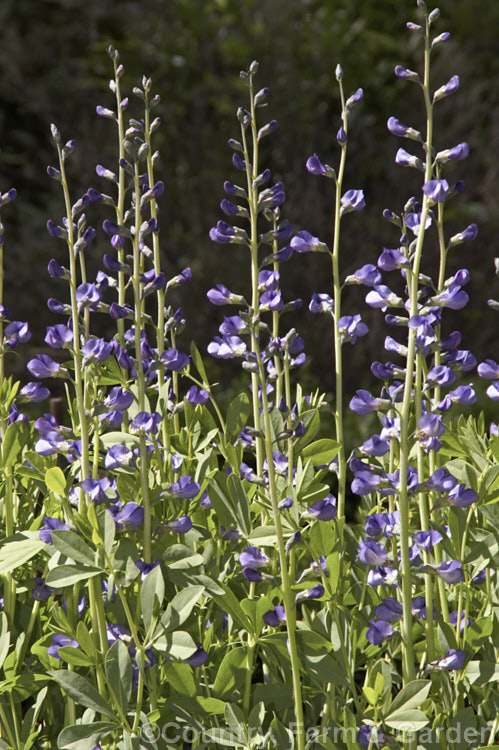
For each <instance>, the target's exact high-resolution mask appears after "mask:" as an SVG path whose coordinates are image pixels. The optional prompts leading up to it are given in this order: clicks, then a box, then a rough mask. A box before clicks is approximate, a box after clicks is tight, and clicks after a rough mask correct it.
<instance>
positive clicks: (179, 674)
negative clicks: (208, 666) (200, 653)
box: [165, 662, 197, 698]
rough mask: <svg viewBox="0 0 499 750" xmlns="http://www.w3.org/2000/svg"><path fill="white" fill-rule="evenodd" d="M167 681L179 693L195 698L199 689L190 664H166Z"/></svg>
mask: <svg viewBox="0 0 499 750" xmlns="http://www.w3.org/2000/svg"><path fill="white" fill-rule="evenodd" d="M165 675H166V682H167V683H168V685H169V686H170V688H173V690H175V692H176V693H178V695H183V696H187V697H190V698H194V697H195V695H196V693H197V689H196V683H195V681H194V675H193V673H192V667H191V666H189V664H182V663H180V662H170V663H169V664H166V665H165Z"/></svg>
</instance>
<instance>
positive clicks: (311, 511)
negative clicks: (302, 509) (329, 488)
mask: <svg viewBox="0 0 499 750" xmlns="http://www.w3.org/2000/svg"><path fill="white" fill-rule="evenodd" d="M306 512H307V515H309V516H311V517H312V518H316V519H317V520H318V521H332V520H333V518H336V498H335V497H334V495H331V494H329V495H326V497H325V498H323V499H322V500H317V501H316V502H315V503H312V505H309V507H308V508H307V511H306Z"/></svg>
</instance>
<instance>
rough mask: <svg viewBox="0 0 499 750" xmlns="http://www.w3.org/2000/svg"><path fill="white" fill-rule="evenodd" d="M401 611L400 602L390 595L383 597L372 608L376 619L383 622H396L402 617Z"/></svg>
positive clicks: (402, 609) (402, 611)
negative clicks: (374, 607)
mask: <svg viewBox="0 0 499 750" xmlns="http://www.w3.org/2000/svg"><path fill="white" fill-rule="evenodd" d="M403 613H404V608H403V606H402V602H399V601H398V599H395V598H394V597H392V596H387V597H385V598H384V599H383V600H382V601H381V603H380V604H378V606H377V607H376V609H375V610H374V614H375V616H376V617H377V618H378V620H385V622H398V621H399V620H401V619H402V616H403Z"/></svg>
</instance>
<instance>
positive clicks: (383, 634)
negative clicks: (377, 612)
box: [366, 620, 395, 646]
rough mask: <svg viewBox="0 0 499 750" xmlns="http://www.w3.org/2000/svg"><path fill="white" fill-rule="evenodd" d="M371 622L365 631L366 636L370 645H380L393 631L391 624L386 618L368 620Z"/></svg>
mask: <svg viewBox="0 0 499 750" xmlns="http://www.w3.org/2000/svg"><path fill="white" fill-rule="evenodd" d="M369 622H370V623H371V624H370V626H369V627H368V628H367V631H366V638H367V640H368V641H369V643H370V644H371V645H372V646H381V644H382V643H384V642H385V641H388V640H389V639H390V638H391V637H392V635H393V633H394V632H395V631H394V629H393V625H391V624H390V623H389V622H387V621H386V620H378V621H376V620H369Z"/></svg>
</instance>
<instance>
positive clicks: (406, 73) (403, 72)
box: [395, 65, 420, 83]
mask: <svg viewBox="0 0 499 750" xmlns="http://www.w3.org/2000/svg"><path fill="white" fill-rule="evenodd" d="M395 75H396V76H397V78H402V79H404V80H407V81H413V82H414V83H420V78H419V75H418V74H417V73H416V72H415V71H414V70H409V68H403V67H402V65H397V66H396V68H395Z"/></svg>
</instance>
